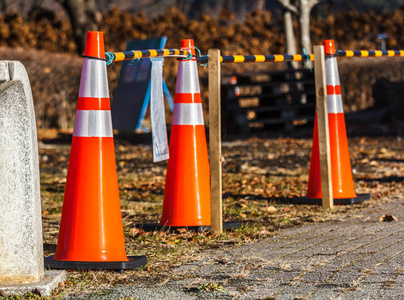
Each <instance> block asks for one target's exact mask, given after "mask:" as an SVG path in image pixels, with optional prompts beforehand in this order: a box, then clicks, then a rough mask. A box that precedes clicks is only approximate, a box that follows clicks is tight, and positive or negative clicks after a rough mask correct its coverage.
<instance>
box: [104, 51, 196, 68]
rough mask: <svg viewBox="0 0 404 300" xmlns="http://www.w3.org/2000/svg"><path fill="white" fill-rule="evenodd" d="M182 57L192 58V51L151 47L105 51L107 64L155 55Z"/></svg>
mask: <svg viewBox="0 0 404 300" xmlns="http://www.w3.org/2000/svg"><path fill="white" fill-rule="evenodd" d="M168 56H172V57H182V58H190V56H191V55H190V53H189V52H188V51H185V50H179V49H149V50H133V51H124V52H114V53H112V52H105V57H106V60H107V65H109V64H111V63H112V62H113V61H123V60H134V59H135V60H136V59H140V58H153V57H168Z"/></svg>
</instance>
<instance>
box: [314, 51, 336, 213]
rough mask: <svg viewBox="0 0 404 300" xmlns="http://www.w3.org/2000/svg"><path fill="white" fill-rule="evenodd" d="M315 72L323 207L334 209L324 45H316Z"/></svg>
mask: <svg viewBox="0 0 404 300" xmlns="http://www.w3.org/2000/svg"><path fill="white" fill-rule="evenodd" d="M314 73H315V81H316V104H317V125H318V144H319V152H320V172H321V190H322V196H323V199H322V200H323V208H328V209H332V208H333V207H334V199H333V198H332V181H331V155H330V138H329V130H328V109H327V83H326V79H325V57H324V46H314Z"/></svg>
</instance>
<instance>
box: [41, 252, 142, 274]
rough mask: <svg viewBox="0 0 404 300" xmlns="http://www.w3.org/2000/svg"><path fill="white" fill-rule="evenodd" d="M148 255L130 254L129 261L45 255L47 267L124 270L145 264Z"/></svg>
mask: <svg viewBox="0 0 404 300" xmlns="http://www.w3.org/2000/svg"><path fill="white" fill-rule="evenodd" d="M146 263H147V259H146V256H143V255H142V256H128V261H67V260H55V259H53V255H51V256H48V257H45V268H46V269H64V270H67V269H74V270H116V271H120V272H123V271H125V270H133V269H137V268H140V267H142V266H144V265H145V264H146Z"/></svg>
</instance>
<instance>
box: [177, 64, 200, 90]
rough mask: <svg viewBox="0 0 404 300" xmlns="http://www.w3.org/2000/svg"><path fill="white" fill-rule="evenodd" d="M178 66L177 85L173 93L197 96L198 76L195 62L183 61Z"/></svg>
mask: <svg viewBox="0 0 404 300" xmlns="http://www.w3.org/2000/svg"><path fill="white" fill-rule="evenodd" d="M179 64H181V65H180V66H178V74H177V83H176V87H175V93H180V94H186V93H193V94H197V93H198V94H199V93H200V92H201V91H200V88H199V76H198V68H197V65H196V61H192V60H183V61H180V62H179Z"/></svg>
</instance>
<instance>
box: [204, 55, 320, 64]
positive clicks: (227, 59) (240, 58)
mask: <svg viewBox="0 0 404 300" xmlns="http://www.w3.org/2000/svg"><path fill="white" fill-rule="evenodd" d="M196 60H197V61H198V62H199V63H202V64H206V63H207V62H208V60H209V58H208V56H198V57H196ZM308 60H314V55H313V54H311V55H308V54H295V55H288V54H286V55H284V54H274V55H226V56H221V57H220V62H221V63H245V62H271V61H272V62H281V61H308Z"/></svg>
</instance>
